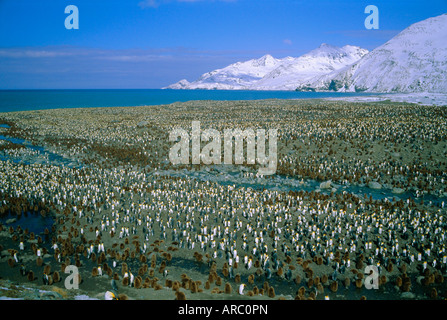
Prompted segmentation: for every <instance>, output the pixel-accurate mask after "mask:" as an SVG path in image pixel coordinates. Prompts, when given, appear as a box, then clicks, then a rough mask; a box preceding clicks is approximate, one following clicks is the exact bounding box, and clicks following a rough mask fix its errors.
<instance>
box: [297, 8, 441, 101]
mask: <svg viewBox="0 0 447 320" xmlns="http://www.w3.org/2000/svg"><path fill="white" fill-rule="evenodd" d="M309 88H312V89H314V90H334V91H366V92H440V93H447V14H443V15H440V16H437V17H433V18H429V19H426V20H423V21H421V22H417V23H415V24H413V25H411V26H409V27H408V28H406V29H405V30H403V31H402V32H400V33H399V34H398V35H397V36H395V37H394V38H392V39H391V40H389V41H388V42H386V43H385V44H383V45H382V46H380V47H378V48H376V49H374V50H373V51H371V52H370V53H368V54H367V55H365V56H364V57H363V58H362V59H360V60H359V61H358V62H356V63H354V64H352V65H351V66H347V67H344V68H343V69H340V70H338V71H333V72H331V73H329V74H326V75H323V76H319V77H318V76H317V77H315V78H313V79H311V80H310V81H308V82H307V83H304V84H302V85H301V86H298V90H309Z"/></svg>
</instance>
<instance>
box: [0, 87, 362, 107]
mask: <svg viewBox="0 0 447 320" xmlns="http://www.w3.org/2000/svg"><path fill="white" fill-rule="evenodd" d="M359 95H371V94H369V93H368V94H361V93H338V92H296V91H239V90H162V89H119V90H116V89H107V90H106V89H103V90H99V89H98V90H97V89H85V90H0V112H10V111H25V110H41V109H58V108H94V107H124V106H144V105H160V104H169V103H173V102H185V101H191V100H260V99H307V98H327V97H351V96H359Z"/></svg>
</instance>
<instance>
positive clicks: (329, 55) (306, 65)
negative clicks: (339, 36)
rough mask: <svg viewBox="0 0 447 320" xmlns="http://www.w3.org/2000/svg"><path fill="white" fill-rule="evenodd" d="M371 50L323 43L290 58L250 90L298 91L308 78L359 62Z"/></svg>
mask: <svg viewBox="0 0 447 320" xmlns="http://www.w3.org/2000/svg"><path fill="white" fill-rule="evenodd" d="M367 53H368V50H366V49H362V48H359V47H356V46H349V45H347V46H344V47H342V48H339V47H335V46H331V45H328V44H325V43H323V44H322V45H321V46H320V47H318V48H317V49H314V50H312V51H310V52H309V53H307V54H304V55H302V56H300V57H298V58H289V59H288V60H286V61H283V62H282V63H281V65H280V66H278V67H277V68H275V69H274V70H273V71H271V72H269V73H268V74H266V75H265V76H264V77H263V78H262V79H260V80H259V81H257V82H256V83H254V84H253V85H252V86H251V87H250V89H259V90H295V89H296V88H297V87H298V86H300V85H302V84H303V83H305V82H306V81H308V80H310V79H312V78H314V77H316V76H321V75H324V74H327V73H330V72H332V71H335V70H339V69H340V68H343V67H346V66H347V65H351V64H353V63H354V62H357V61H358V60H359V59H360V58H362V57H363V56H364V55H365V54H367Z"/></svg>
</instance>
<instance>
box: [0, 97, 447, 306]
mask: <svg viewBox="0 0 447 320" xmlns="http://www.w3.org/2000/svg"><path fill="white" fill-rule="evenodd" d="M416 119H417V120H416ZM191 120H200V121H201V122H202V127H207V126H210V127H213V128H216V129H217V130H221V131H223V129H225V128H228V127H233V128H234V127H240V128H242V129H243V128H247V127H249V128H258V127H261V128H265V129H268V128H270V127H271V128H277V129H278V169H277V174H281V175H285V176H289V177H294V178H299V179H316V180H318V181H328V180H330V181H331V182H332V183H336V184H339V185H356V184H365V185H368V184H370V183H372V182H373V183H376V185H374V187H375V188H376V189H377V188H382V187H383V188H385V187H386V188H387V189H393V190H394V191H395V193H396V194H398V193H402V192H411V194H412V195H413V196H411V197H408V198H405V199H401V198H398V199H395V200H394V201H390V200H388V199H384V200H374V199H373V198H372V197H368V196H367V195H365V196H363V195H361V196H359V195H354V194H351V193H347V192H343V193H339V192H331V193H330V194H329V193H322V192H319V191H318V190H315V191H302V190H301V191H289V192H280V191H275V190H262V189H259V190H256V189H252V188H244V187H239V186H235V185H231V184H230V185H224V184H218V183H215V182H212V181H200V180H197V179H194V177H190V178H178V177H171V176H168V175H158V174H156V172H157V171H158V170H163V169H175V170H178V169H181V168H183V167H181V166H178V167H173V166H172V165H170V164H169V161H167V158H168V156H167V155H168V151H169V147H170V146H171V145H172V143H170V142H169V141H168V135H169V131H170V130H171V129H172V128H174V127H183V128H188V126H190V124H191ZM142 121H143V123H142ZM2 123H7V124H9V125H10V128H9V129H7V133H6V134H8V135H10V136H15V137H20V138H24V139H26V140H28V141H31V142H33V143H36V144H39V145H45V146H46V147H47V148H48V149H51V150H52V151H54V152H56V153H58V154H61V155H64V156H65V157H68V158H71V159H76V160H78V161H80V162H81V163H83V164H84V166H83V167H82V168H70V167H66V166H56V165H42V164H25V163H16V162H13V161H1V162H0V176H1V179H0V200H1V207H0V214H1V216H2V217H6V218H10V217H11V216H13V217H17V218H23V219H26V217H25V215H29V214H40V215H42V216H51V217H53V219H54V221H55V223H54V225H53V226H52V227H49V228H47V229H46V230H45V232H44V233H42V234H37V235H36V234H34V233H32V232H30V231H29V230H27V229H25V230H23V229H22V228H21V227H20V226H17V227H15V228H14V227H11V226H8V224H6V223H2V225H1V226H0V229H1V230H0V235H1V236H2V237H5V238H7V241H6V240H5V241H3V240H2V243H3V244H2V248H0V249H1V250H0V251H1V252H2V255H1V257H0V258H1V261H0V262H1V263H2V264H1V266H2V268H9V269H12V270H16V273H17V274H18V275H19V274H20V275H21V276H22V277H23V278H24V279H27V280H28V281H34V282H36V280H37V281H38V282H40V283H42V284H44V285H49V284H53V283H59V284H60V283H61V280H62V279H63V278H64V269H65V267H66V266H68V265H71V264H73V265H76V266H78V267H79V268H80V272H81V287H82V285H87V284H86V283H87V282H90V281H92V282H94V281H103V282H110V280H111V279H113V281H114V282H113V288H112V289H113V290H112V291H107V293H106V295H105V297H106V298H109V299H119V297H120V296H121V298H122V299H124V298H126V297H127V296H126V295H124V294H119V293H118V292H117V291H123V292H125V293H128V295H129V296H131V295H132V291H126V290H146V289H149V290H154V291H158V290H166V289H169V290H171V291H172V298H173V299H174V298H175V299H186V298H188V299H194V297H197V295H195V294H201V293H202V294H203V293H206V294H208V295H207V297H210V298H212V295H215V294H229V295H231V294H240V295H244V296H246V297H247V298H249V297H253V296H257V297H259V296H260V297H263V298H266V299H268V298H278V297H279V295H281V296H280V297H281V298H284V297H288V298H292V299H293V298H295V299H317V298H318V299H326V298H328V297H329V296H331V295H333V294H335V293H337V292H340V291H341V290H342V288H347V289H349V290H361V289H362V288H363V287H364V283H365V280H366V278H367V277H368V274H365V273H364V270H365V267H366V266H368V265H373V266H376V267H377V269H378V270H379V274H380V275H379V278H378V282H379V286H380V287H382V291H380V290H378V291H377V298H379V299H380V294H381V293H383V291H384V290H385V289H383V288H384V287H385V286H386V285H387V284H392V285H394V287H392V288H394V289H392V290H396V292H410V291H411V290H412V289H413V288H414V287H415V286H421V287H424V288H426V290H425V291H424V294H425V295H426V296H427V297H429V298H434V299H435V298H440V297H445V295H446V293H447V292H446V289H445V285H444V276H445V275H446V269H447V252H446V248H445V243H446V241H445V236H446V217H445V214H446V209H445V207H444V202H443V201H442V199H443V198H445V197H446V195H447V187H446V179H447V170H446V169H447V168H446V160H445V156H446V151H447V149H446V141H447V139H446V138H447V136H446V135H447V130H446V129H447V113H446V111H444V109H443V108H441V107H424V106H417V105H402V104H380V103H374V104H367V105H366V104H354V103H343V102H338V101H337V102H335V101H334V102H327V101H325V102H321V101H318V100H316V101H277V100H271V101H270V100H267V101H257V102H244V101H237V102H206V101H205V102H194V103H192V102H190V103H182V104H179V103H176V104H172V105H167V106H155V107H139V108H133V107H132V108H131V107H129V108H92V109H76V110H73V109H61V110H51V111H45V110H44V111H34V112H15V113H5V114H3V115H2ZM2 146H3V148H2V150H0V152H3V153H5V154H9V155H11V157H12V158H14V157H16V158H17V157H20V156H21V155H22V154H21V152H26V148H21V147H17V146H10V145H8V144H5V143H4V144H2ZM8 146H9V147H10V148H9V147H8ZM184 167H187V168H191V167H190V166H184ZM205 167H206V166H202V167H200V166H194V168H195V169H197V170H202V169H204V168H205ZM246 168H248V170H247V172H246V175H247V176H250V175H253V176H255V172H256V171H257V168H256V167H255V166H246ZM251 172H253V173H251ZM269 178H270V177H265V179H269ZM377 185H379V187H377ZM332 191H334V190H332ZM424 196H432V197H433V198H431V199H439V201H427V200H426V201H425V202H424ZM2 221H5V220H2ZM6 246H7V247H6ZM29 256H32V257H33V258H32V259H31V260H32V263H30V262H29V260H30V259H24V258H25V257H29ZM188 268H190V269H193V270H194V273H193V274H194V276H191V275H188V272H189V271H190V269H188ZM173 270H174V271H175V272H173ZM199 274H201V276H199ZM284 283H286V284H288V285H287V286H284V285H283V284H284ZM284 288H289V289H288V290H290V291H289V292H284V290H285V289H284ZM362 298H364V297H362Z"/></svg>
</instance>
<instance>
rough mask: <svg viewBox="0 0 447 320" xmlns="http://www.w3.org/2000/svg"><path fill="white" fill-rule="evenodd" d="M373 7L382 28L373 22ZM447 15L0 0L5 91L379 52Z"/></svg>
mask: <svg viewBox="0 0 447 320" xmlns="http://www.w3.org/2000/svg"><path fill="white" fill-rule="evenodd" d="M370 4H373V5H376V6H377V7H378V9H379V19H380V20H379V22H380V24H379V30H367V29H366V28H365V26H364V20H365V18H366V17H367V16H368V14H365V13H364V10H365V7H366V6H367V5H370ZM68 5H76V6H77V8H78V9H79V29H77V30H73V29H72V30H68V29H66V28H65V26H64V21H65V19H66V17H67V16H68V14H66V13H65V12H64V10H65V7H66V6H68ZM446 12H447V0H425V1H421V0H417V1H416V0H407V1H402V0H392V1H390V0H378V1H376V0H368V1H363V0H344V1H335V0H315V1H304V0H303V1H301V0H125V1H124V0H123V1H117V0H109V1H97V0H42V1H31V0H0V89H21V88H31V89H34V88H44V89H50V88H160V87H163V86H166V85H169V84H171V83H174V82H177V81H178V80H180V79H183V78H186V79H188V80H190V81H192V80H195V79H197V78H198V77H199V76H200V75H201V74H203V73H205V72H207V71H210V70H213V69H216V68H222V67H224V66H226V65H228V64H230V63H234V62H236V61H242V60H248V59H253V58H259V57H261V56H262V55H264V54H267V53H268V54H271V55H273V56H274V57H276V58H282V57H285V56H295V57H297V56H299V55H301V54H304V53H306V52H308V51H310V50H312V49H314V48H316V47H318V46H319V45H320V44H321V43H323V42H325V43H329V44H332V45H336V46H343V45H346V44H351V45H358V46H361V47H363V48H366V49H368V50H372V49H374V48H376V47H377V46H379V45H381V44H383V43H385V42H386V41H387V40H389V39H391V38H392V37H393V36H394V35H396V34H397V33H398V32H400V31H402V30H403V29H404V28H406V27H407V26H409V25H410V24H412V23H415V22H418V21H421V20H424V19H427V18H429V17H433V16H437V15H440V14H442V13H446Z"/></svg>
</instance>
